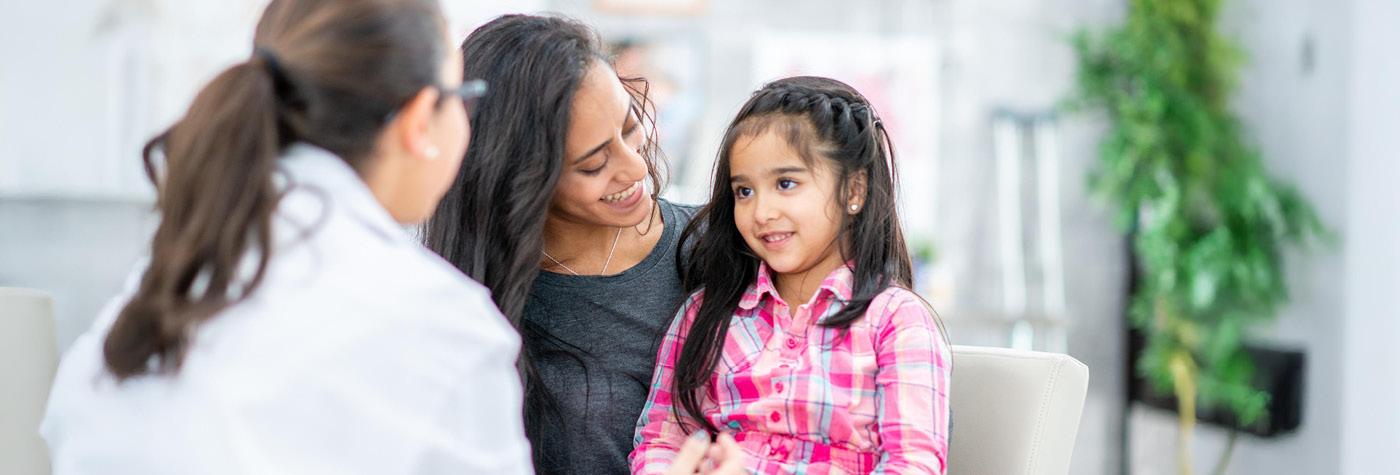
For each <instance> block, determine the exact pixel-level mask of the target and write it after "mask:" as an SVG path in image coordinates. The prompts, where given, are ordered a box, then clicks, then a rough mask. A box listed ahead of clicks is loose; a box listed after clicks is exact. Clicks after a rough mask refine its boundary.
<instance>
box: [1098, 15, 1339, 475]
mask: <svg viewBox="0 0 1400 475" xmlns="http://www.w3.org/2000/svg"><path fill="white" fill-rule="evenodd" d="M1221 3H1222V2H1221V0H1130V4H1129V8H1128V12H1127V18H1126V19H1125V21H1124V22H1123V23H1122V24H1121V25H1118V26H1115V27H1111V28H1108V29H1107V30H1106V31H1095V32H1088V31H1081V32H1079V33H1078V34H1077V35H1075V37H1074V39H1073V46H1074V48H1075V50H1076V51H1077V53H1078V62H1079V64H1078V66H1079V71H1078V86H1077V92H1076V94H1075V96H1074V98H1073V100H1072V101H1071V104H1073V106H1074V107H1075V108H1076V109H1078V110H1084V111H1092V112H1096V113H1101V114H1102V116H1103V117H1104V118H1105V119H1106V121H1107V126H1108V129H1107V134H1106V136H1105V137H1104V138H1103V141H1102V143H1101V144H1100V150H1099V160H1098V162H1097V164H1096V165H1095V166H1094V167H1093V169H1092V171H1091V173H1090V177H1089V188H1090V190H1091V191H1092V192H1093V193H1095V194H1096V195H1098V196H1101V197H1103V198H1105V199H1106V200H1107V201H1108V202H1110V203H1111V205H1112V206H1113V208H1115V223H1116V224H1117V226H1118V227H1119V228H1120V229H1121V230H1122V231H1124V232H1125V233H1126V234H1127V235H1128V236H1129V240H1130V249H1131V254H1132V256H1133V259H1134V260H1135V262H1134V264H1135V265H1134V267H1135V268H1137V269H1138V272H1139V273H1138V274H1137V276H1136V278H1137V279H1138V280H1137V282H1138V285H1137V286H1136V287H1137V288H1136V289H1135V290H1133V291H1132V292H1133V293H1132V295H1131V296H1130V304H1129V312H1128V313H1129V320H1130V324H1131V326H1132V327H1134V328H1136V329H1138V330H1139V331H1141V332H1142V334H1143V335H1145V337H1146V345H1145V347H1144V349H1143V352H1142V353H1141V357H1140V359H1139V360H1138V365H1137V367H1136V368H1135V370H1136V372H1137V373H1138V374H1139V375H1141V376H1142V377H1144V378H1146V379H1148V380H1149V381H1150V382H1151V385H1152V387H1153V388H1155V389H1156V390H1158V391H1163V392H1168V393H1171V394H1174V395H1175V397H1176V401H1177V404H1178V407H1177V409H1178V410H1177V413H1178V415H1179V419H1178V422H1179V427H1178V429H1179V438H1178V445H1179V446H1178V452H1177V462H1178V467H1179V472H1180V473H1183V474H1185V473H1190V472H1191V455H1190V439H1191V434H1192V432H1193V430H1194V425H1195V421H1196V409H1197V404H1200V405H1201V406H1202V407H1213V408H1219V409H1221V410H1224V411H1226V412H1228V413H1231V414H1233V416H1234V417H1235V418H1236V419H1237V420H1238V421H1240V422H1241V423H1242V424H1249V423H1251V422H1252V421H1253V420H1255V419H1257V418H1259V417H1261V416H1263V415H1264V414H1266V412H1267V411H1268V408H1269V394H1267V393H1265V392H1264V391H1261V390H1259V389H1257V388H1255V387H1253V386H1251V384H1250V378H1251V376H1252V372H1253V370H1254V369H1253V368H1254V367H1253V364H1252V362H1251V360H1250V358H1249V355H1248V354H1247V353H1246V352H1245V351H1243V349H1242V341H1243V339H1244V338H1245V336H1246V335H1248V333H1249V330H1250V328H1252V327H1255V326H1257V325H1259V324H1261V323H1266V322H1270V321H1272V320H1273V319H1274V318H1275V317H1276V315H1277V312H1278V309H1279V306H1280V305H1281V304H1282V303H1284V301H1285V300H1286V299H1287V296H1288V289H1287V286H1286V283H1285V280H1284V249H1285V247H1287V246H1289V245H1297V244H1303V243H1307V242H1309V241H1311V240H1312V239H1313V238H1317V237H1323V236H1325V235H1326V233H1327V232H1326V230H1325V229H1324V227H1323V225H1322V224H1321V222H1320V220H1319V219H1318V217H1317V214H1316V213H1315V212H1314V210H1313V209H1312V207H1311V206H1310V205H1309V204H1308V203H1307V201H1306V200H1305V199H1304V198H1303V196H1301V195H1300V194H1299V193H1298V192H1297V191H1295V190H1294V189H1293V188H1292V187H1290V186H1288V185H1287V184H1284V183H1282V182H1280V181H1279V180H1277V179H1275V178H1273V177H1271V176H1270V175H1269V174H1268V173H1267V171H1266V170H1265V169H1264V166H1263V162H1262V161H1261V159H1260V156H1259V153H1258V150H1257V149H1256V148H1255V147H1253V146H1252V145H1251V144H1249V143H1248V142H1247V141H1246V139H1245V134H1244V130H1243V127H1242V125H1241V124H1240V121H1239V119H1238V118H1237V117H1236V116H1235V115H1234V114H1233V113H1232V112H1231V111H1230V108H1229V105H1230V95H1231V92H1232V88H1233V87H1234V85H1235V79H1236V74H1237V71H1238V69H1239V66H1240V64H1241V59H1242V57H1243V56H1242V54H1241V53H1240V51H1239V49H1238V48H1237V47H1236V46H1235V45H1234V44H1233V43H1232V42H1230V41H1229V40H1227V39H1226V38H1224V37H1222V36H1221V34H1220V33H1219V31H1218V30H1217V25H1216V21H1217V18H1218V13H1219V11H1220V5H1221ZM1125 437H1126V434H1125ZM1230 443H1231V444H1232V445H1233V443H1234V437H1233V434H1232V437H1231V438H1230ZM1229 453H1230V451H1229V450H1228V449H1227V450H1226V455H1225V456H1224V457H1222V460H1221V462H1220V463H1219V464H1217V467H1220V468H1221V469H1223V467H1224V466H1225V464H1226V463H1227V462H1228V457H1229Z"/></svg>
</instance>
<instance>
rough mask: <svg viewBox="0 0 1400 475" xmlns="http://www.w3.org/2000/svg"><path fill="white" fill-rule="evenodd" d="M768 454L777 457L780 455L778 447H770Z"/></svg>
mask: <svg viewBox="0 0 1400 475" xmlns="http://www.w3.org/2000/svg"><path fill="white" fill-rule="evenodd" d="M768 456H769V457H777V456H778V448H777V447H769V448H768Z"/></svg>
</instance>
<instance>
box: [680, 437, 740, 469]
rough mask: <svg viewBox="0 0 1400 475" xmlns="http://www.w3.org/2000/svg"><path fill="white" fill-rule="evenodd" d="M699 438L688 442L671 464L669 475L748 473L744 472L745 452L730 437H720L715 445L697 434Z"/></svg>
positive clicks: (692, 438) (687, 439) (691, 438)
mask: <svg viewBox="0 0 1400 475" xmlns="http://www.w3.org/2000/svg"><path fill="white" fill-rule="evenodd" d="M697 434H700V435H697V436H692V437H688V438H686V441H685V444H683V445H681V450H680V451H679V452H677V453H676V458H675V460H674V461H672V462H671V468H670V469H669V470H667V471H666V474H667V475H691V474H696V473H700V474H707V475H708V474H715V475H740V474H745V473H748V471H747V470H746V469H745V468H744V449H742V448H740V447H739V443H738V442H735V441H734V436H732V435H729V433H720V434H719V437H717V438H716V440H715V442H714V443H710V438H709V437H707V436H704V435H703V434H704V432H703V431H701V432H698V433H697Z"/></svg>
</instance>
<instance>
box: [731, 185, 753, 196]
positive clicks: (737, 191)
mask: <svg viewBox="0 0 1400 475" xmlns="http://www.w3.org/2000/svg"><path fill="white" fill-rule="evenodd" d="M734 196H735V197H736V198H739V199H744V198H748V197H750V196H753V188H749V187H747V186H740V187H736V188H734Z"/></svg>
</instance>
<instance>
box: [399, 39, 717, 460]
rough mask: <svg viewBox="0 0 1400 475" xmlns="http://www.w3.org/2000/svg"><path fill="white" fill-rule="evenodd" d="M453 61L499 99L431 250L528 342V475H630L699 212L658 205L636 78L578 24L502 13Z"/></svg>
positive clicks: (482, 106) (432, 232)
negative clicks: (483, 289) (622, 72)
mask: <svg viewBox="0 0 1400 475" xmlns="http://www.w3.org/2000/svg"><path fill="white" fill-rule="evenodd" d="M462 53H463V56H464V58H465V68H466V77H472V78H481V79H485V80H486V81H487V82H488V83H490V84H491V87H492V89H493V90H492V94H490V95H488V96H487V97H486V98H484V99H482V101H481V102H480V103H479V104H478V105H477V108H476V109H475V112H474V115H473V116H472V117H471V126H472V129H471V130H472V134H471V143H472V146H471V148H470V149H469V150H468V151H467V155H466V159H465V161H464V162H463V164H462V168H461V171H460V173H459V176H458V178H457V181H456V182H455V183H454V184H453V186H452V188H451V189H450V190H449V191H448V193H447V196H446V197H445V198H444V199H443V200H442V202H441V204H440V205H439V206H438V209H437V210H436V212H435V213H434V215H433V217H432V219H431V220H430V221H429V222H428V223H427V224H426V226H425V229H424V237H425V239H426V242H427V245H428V246H429V247H430V248H432V249H433V250H434V251H435V252H437V253H438V254H440V255H442V256H443V257H444V258H446V259H447V260H448V261H450V262H452V263H453V264H454V265H456V266H457V267H458V268H459V269H461V270H462V271H463V272H464V273H466V274H467V275H469V276H471V277H472V278H473V279H476V280H478V281H480V282H482V283H484V284H485V285H486V286H487V287H489V288H490V289H491V293H492V298H493V299H494V300H495V302H496V304H497V305H498V306H499V307H500V309H501V311H502V312H503V313H504V314H505V315H506V317H507V318H508V319H509V320H510V321H511V322H512V323H513V324H514V325H515V326H516V328H517V329H518V330H519V331H520V332H521V335H522V336H523V343H524V345H523V346H524V348H523V350H524V351H523V352H522V356H521V370H522V372H523V374H524V376H525V392H526V396H525V423H526V433H527V435H528V436H529V437H530V440H531V443H532V446H533V452H534V453H533V456H534V460H535V467H536V470H538V471H539V472H540V473H557V472H568V473H626V472H627V470H628V468H627V454H628V452H630V451H631V449H632V436H633V430H634V428H635V423H636V421H637V417H638V415H640V413H641V411H642V406H643V404H644V403H645V401H646V397H647V383H648V382H649V380H650V378H651V374H652V369H653V367H654V365H655V357H656V345H657V343H659V337H660V335H661V333H662V332H663V331H664V328H665V327H666V326H667V325H668V324H669V323H670V320H671V317H672V316H673V314H674V312H675V309H676V307H677V305H678V304H679V303H680V300H681V299H682V298H683V297H684V295H682V290H681V281H680V276H679V272H678V268H677V264H676V259H675V254H676V248H677V247H678V240H679V236H680V231H681V229H683V227H684V226H685V225H686V224H687V223H688V222H689V220H690V219H691V216H692V215H693V213H694V211H695V210H694V208H691V207H686V206H679V205H675V204H672V203H669V202H667V201H665V200H661V199H659V198H657V193H658V190H659V189H660V187H661V179H660V173H659V172H658V165H657V148H656V143H655V141H654V140H653V138H654V134H653V131H654V130H655V129H654V127H653V124H652V123H651V120H650V117H651V114H650V113H649V107H648V106H649V103H648V101H647V99H646V92H645V91H646V85H645V82H644V81H642V80H640V79H637V80H630V79H622V78H619V77H618V76H617V74H616V73H615V72H614V71H613V70H612V68H611V67H610V66H609V65H608V62H607V59H606V57H605V56H604V55H603V53H602V52H601V48H600V45H599V42H598V39H597V35H596V34H595V33H594V32H593V31H591V30H590V29H589V28H588V27H587V26H585V25H582V24H580V23H578V22H575V21H572V20H568V19H563V18H557V17H541V16H529V15H507V16H503V17H500V18H497V19H496V20H493V21H492V22H490V23H488V24H486V25H484V26H482V27H481V28H479V29H477V30H476V31H475V32H473V33H472V34H471V35H470V36H469V37H468V38H467V39H466V41H465V42H464V43H463V44H462Z"/></svg>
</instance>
